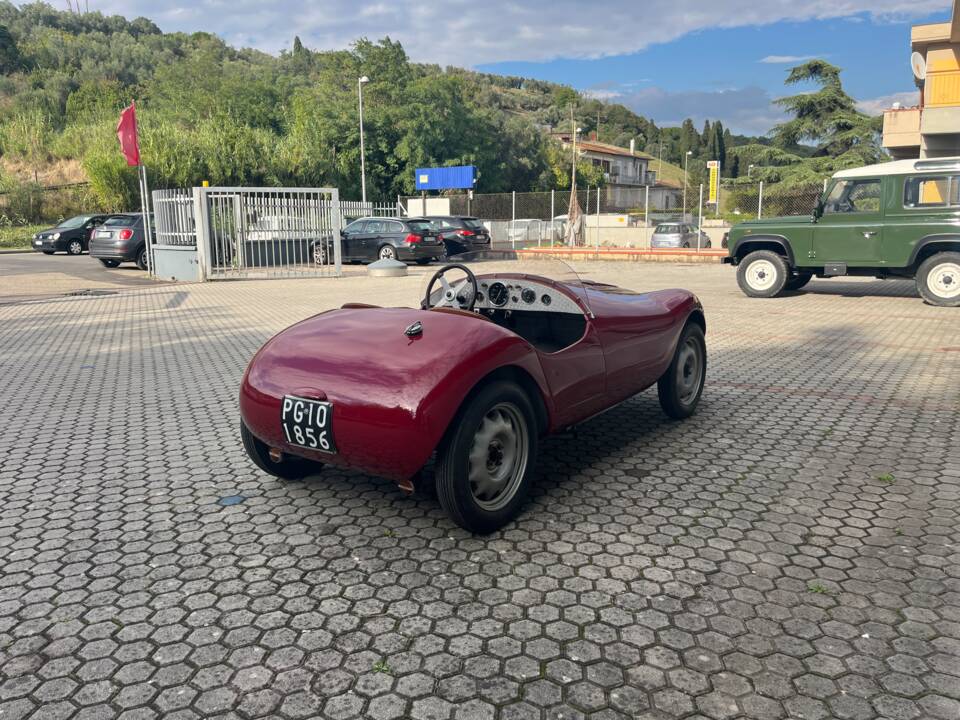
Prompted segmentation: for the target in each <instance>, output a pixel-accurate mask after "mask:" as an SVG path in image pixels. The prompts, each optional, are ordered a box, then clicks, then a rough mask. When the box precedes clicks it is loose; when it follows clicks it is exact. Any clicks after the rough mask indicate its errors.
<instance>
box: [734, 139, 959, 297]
mask: <svg viewBox="0 0 960 720" xmlns="http://www.w3.org/2000/svg"><path fill="white" fill-rule="evenodd" d="M728 246H729V247H728V249H727V252H728V255H727V257H725V258H724V262H726V263H729V264H731V265H734V266H736V267H737V282H738V284H739V285H740V289H741V290H742V291H743V292H744V293H745V294H746V295H748V296H750V297H756V298H771V297H776V296H777V295H779V294H780V293H781V292H783V291H784V290H798V289H800V288H802V287H803V286H804V285H806V284H807V283H808V282H809V281H810V279H811V278H812V277H814V276H815V275H816V276H817V277H824V278H828V277H842V276H845V275H865V276H873V277H878V278H887V277H904V278H913V279H914V280H915V282H916V286H917V291H918V292H919V294H920V295H921V297H923V299H924V300H926V301H927V302H928V303H930V304H931V305H942V306H948V307H960V157H944V158H937V159H935V160H932V159H931V160H896V161H893V162H888V163H880V164H878V165H868V166H866V167H861V168H854V169H851V170H842V171H840V172H837V173H835V174H834V175H833V178H832V179H831V180H830V182H829V183H828V184H827V187H826V189H825V191H824V194H823V195H822V197H821V199H820V200H819V201H818V202H817V204H816V207H815V208H814V209H813V215H812V216H810V215H804V216H797V217H779V218H777V217H774V218H763V219H762V220H751V221H747V222H742V223H739V224H738V225H735V226H734V227H733V228H731V229H730V233H729V238H728Z"/></svg>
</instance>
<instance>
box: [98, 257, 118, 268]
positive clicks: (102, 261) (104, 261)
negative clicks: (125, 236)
mask: <svg viewBox="0 0 960 720" xmlns="http://www.w3.org/2000/svg"><path fill="white" fill-rule="evenodd" d="M100 264H101V265H103V266H104V267H108V268H115V267H118V266H119V265H120V261H119V260H107V259H106V258H100Z"/></svg>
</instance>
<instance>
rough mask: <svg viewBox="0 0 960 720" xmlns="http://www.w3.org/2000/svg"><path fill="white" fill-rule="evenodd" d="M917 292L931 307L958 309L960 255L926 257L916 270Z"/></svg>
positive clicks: (947, 253)
mask: <svg viewBox="0 0 960 720" xmlns="http://www.w3.org/2000/svg"><path fill="white" fill-rule="evenodd" d="M917 291H918V292H919V293H920V296H921V297H922V298H923V299H924V300H926V301H927V302H928V303H930V304H931V305H941V306H943V307H960V253H958V252H943V253H937V254H936V255H932V256H931V257H928V258H927V259H926V260H924V261H923V263H922V264H921V265H920V267H919V269H918V270H917Z"/></svg>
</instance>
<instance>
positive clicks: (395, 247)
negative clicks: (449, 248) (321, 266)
mask: <svg viewBox="0 0 960 720" xmlns="http://www.w3.org/2000/svg"><path fill="white" fill-rule="evenodd" d="M340 239H341V257H342V258H343V260H344V261H345V262H348V261H370V260H378V259H379V260H405V261H406V260H412V261H414V262H416V263H417V264H419V265H426V264H427V263H429V262H431V261H432V260H438V259H439V258H441V257H443V255H444V253H445V248H444V246H443V243H442V242H441V241H440V233H439V231H438V230H436V229H435V228H434V227H433V224H432V223H431V222H430V220H429V219H428V218H425V217H416V218H388V217H366V218H360V219H359V220H354V221H353V222H352V223H350V224H349V225H347V226H346V227H345V228H344V229H343V230H341V231H340Z"/></svg>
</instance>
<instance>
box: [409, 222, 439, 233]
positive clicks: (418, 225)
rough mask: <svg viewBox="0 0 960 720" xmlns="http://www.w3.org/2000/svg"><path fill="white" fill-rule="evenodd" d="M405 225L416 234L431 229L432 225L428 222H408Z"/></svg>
mask: <svg viewBox="0 0 960 720" xmlns="http://www.w3.org/2000/svg"><path fill="white" fill-rule="evenodd" d="M407 225H409V226H410V227H411V228H412V229H413V230H416V231H417V232H423V231H424V230H431V229H433V223H432V222H430V221H429V220H408V221H407Z"/></svg>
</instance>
